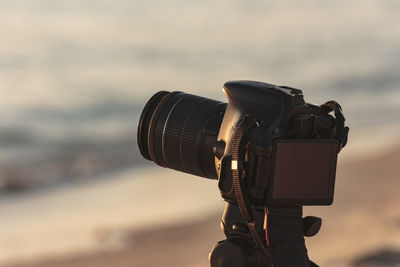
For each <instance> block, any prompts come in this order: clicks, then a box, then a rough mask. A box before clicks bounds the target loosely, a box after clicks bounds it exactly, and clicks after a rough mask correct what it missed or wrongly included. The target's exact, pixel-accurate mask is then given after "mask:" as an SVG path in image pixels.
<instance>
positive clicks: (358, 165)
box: [0, 145, 400, 267]
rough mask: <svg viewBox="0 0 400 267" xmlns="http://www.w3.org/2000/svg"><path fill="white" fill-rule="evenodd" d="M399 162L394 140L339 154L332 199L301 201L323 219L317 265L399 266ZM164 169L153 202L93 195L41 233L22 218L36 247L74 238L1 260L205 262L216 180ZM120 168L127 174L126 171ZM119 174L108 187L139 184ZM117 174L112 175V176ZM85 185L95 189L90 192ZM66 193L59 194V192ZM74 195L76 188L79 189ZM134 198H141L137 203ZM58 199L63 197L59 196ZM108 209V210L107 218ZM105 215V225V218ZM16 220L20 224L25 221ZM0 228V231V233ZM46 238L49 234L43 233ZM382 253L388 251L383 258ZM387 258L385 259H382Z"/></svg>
mask: <svg viewBox="0 0 400 267" xmlns="http://www.w3.org/2000/svg"><path fill="white" fill-rule="evenodd" d="M399 162H400V146H398V145H397V146H393V147H392V149H390V150H388V151H386V152H385V153H382V154H378V155H373V154H370V155H368V156H367V157H365V158H359V159H356V160H353V159H352V160H349V161H348V162H342V161H340V162H339V166H338V171H337V178H336V189H335V191H336V192H335V200H334V204H333V205H332V206H329V207H322V206H317V207H305V208H304V215H313V216H318V217H321V218H322V219H323V226H322V229H321V231H320V233H319V234H318V235H317V236H315V237H311V238H306V240H307V241H306V244H307V248H308V250H309V256H310V258H311V259H312V260H314V261H315V262H317V263H318V264H319V265H320V266H330V267H334V266H398V264H400V259H399V258H400V209H399V207H400V195H399V188H400V179H399V166H398V163H399ZM163 173H164V176H165V177H163V178H165V179H163V180H161V179H159V178H155V179H154V180H153V181H154V182H155V181H157V183H161V184H158V185H155V184H153V185H154V188H153V193H154V198H157V193H159V191H158V190H162V188H163V184H162V183H173V184H174V185H176V187H175V188H173V189H170V192H169V193H168V196H169V197H168V198H163V197H162V194H161V195H159V196H158V197H160V198H159V199H160V202H157V201H155V200H154V198H153V202H152V203H157V204H156V205H155V206H153V207H151V206H149V205H146V202H147V201H148V199H146V198H144V199H142V200H139V199H136V198H133V199H129V200H128V199H126V203H125V204H126V205H128V206H125V207H120V208H121V211H118V210H115V207H114V208H113V205H111V204H110V203H109V205H105V204H104V202H102V201H104V200H99V199H97V200H96V201H99V202H98V203H97V204H96V206H92V207H90V205H94V203H92V202H91V201H87V202H89V204H86V205H87V206H89V207H87V208H86V209H85V208H84V207H82V206H81V207H75V208H74V210H73V212H72V211H68V210H66V211H65V212H66V213H62V214H61V213H60V214H58V216H61V217H59V218H58V219H59V220H65V224H64V225H62V224H61V225H59V226H58V228H57V227H56V228H55V229H53V230H52V231H53V233H50V234H49V233H46V231H43V232H42V233H43V234H44V236H43V238H44V239H43V240H40V233H39V232H38V231H37V229H36V230H35V229H32V225H31V222H30V221H26V222H25V226H28V224H29V225H30V226H31V232H30V233H25V234H27V235H29V234H31V235H32V234H33V232H35V234H36V235H37V236H36V238H37V240H36V245H35V247H36V248H39V247H40V246H44V247H45V246H50V247H52V246H54V245H55V244H57V243H68V240H71V242H72V243H75V244H74V246H71V248H70V249H68V248H67V247H64V250H62V249H61V250H60V251H58V252H56V251H55V249H56V248H53V251H52V250H51V249H48V251H51V252H52V255H51V256H50V257H46V256H45V255H43V254H41V253H39V254H38V255H40V257H38V255H36V257H34V254H32V255H31V256H32V257H31V259H30V260H28V262H26V263H24V262H23V261H22V262H21V261H18V260H16V259H13V261H12V262H8V263H4V264H2V265H1V266H4V267H17V266H18V267H28V266H29V267H69V266H71V267H72V266H74V267H94V266H96V267H100V266H138V267H139V266H164V267H168V266H171V267H172V266H175V267H176V266H187V267H192V266H193V267H194V266H208V259H207V257H208V253H209V252H210V251H211V249H212V247H213V246H214V244H215V243H216V242H217V241H219V240H222V239H224V236H223V233H222V231H221V229H220V227H219V221H220V216H221V214H222V210H223V203H222V202H223V201H222V200H221V199H219V195H218V191H217V188H216V184H215V182H214V181H206V180H203V179H198V178H195V177H190V176H189V177H181V176H180V175H176V173H172V172H170V171H163ZM125 175H127V176H129V174H128V173H125ZM183 176H187V175H183ZM119 179H120V182H121V184H120V185H119V186H115V188H113V187H110V186H109V185H110V184H108V185H107V187H108V188H109V190H110V193H115V190H121V189H122V188H125V190H131V193H132V194H134V193H135V192H134V191H135V190H142V189H143V188H142V187H140V186H139V185H138V183H137V184H136V187H135V188H129V186H132V184H129V182H130V183H132V180H129V179H126V180H124V177H122V178H119ZM167 179H170V180H167ZM171 179H172V180H171ZM116 181H117V183H118V179H117V180H116ZM135 182H136V181H135ZM147 182H149V181H147ZM103 183H104V182H103ZM106 183H109V182H108V181H107V182H106ZM149 184H150V185H146V186H151V184H152V183H151V182H150V183H149ZM102 186H104V184H101V183H100V184H98V185H97V188H96V185H95V186H93V185H92V187H91V188H87V189H86V190H87V192H86V191H85V190H83V191H85V192H84V193H82V194H83V195H86V196H87V200H90V198H91V197H93V196H94V195H96V194H97V197H98V198H100V199H102V196H103V195H102V193H101V192H102V190H100V189H99V188H101V187H102ZM104 188H105V187H104ZM90 190H93V191H92V192H90ZM120 192H123V191H120ZM149 192H151V190H149ZM103 194H104V192H103ZM164 194H166V193H164ZM67 195H68V194H65V195H64V193H61V194H58V196H59V197H60V198H62V197H67ZM77 195H78V196H79V193H77ZM77 195H75V198H76V196H77ZM128 195H129V194H128ZM140 196H143V194H140ZM78 199H79V197H78ZM139 201H140V203H141V204H140V205H138V204H137V203H138V202H139ZM107 202H109V201H107ZM199 202H201V204H199ZM90 203H91V204H90ZM135 203H136V204H135ZM182 203H183V205H182ZM70 204H71V205H73V204H72V203H70ZM114 204H115V205H117V204H118V203H114ZM54 205H59V206H58V207H57V208H62V207H63V206H62V205H63V204H62V203H61V204H60V203H58V204H57V203H55V204H54ZM60 205H61V206H60ZM64 205H66V203H65V202H64ZM174 205H175V206H174ZM83 206H85V205H83ZM99 207H100V209H99ZM191 207H192V208H191ZM64 208H65V207H64ZM80 209H81V210H80ZM96 209H97V211H96ZM101 209H103V212H104V216H105V217H104V218H101V214H97V213H98V212H99V211H100V210H101ZM113 209H114V211H113ZM146 209H148V210H147V211H146ZM89 210H91V211H92V212H91V213H90V214H86V215H87V216H88V217H86V220H87V221H91V226H90V223H89V224H86V223H85V222H84V221H80V222H78V221H74V220H73V219H71V218H68V217H69V216H72V217H75V218H81V219H85V216H84V215H82V212H88V211H89ZM47 213H49V212H47ZM106 214H108V215H106ZM108 216H111V217H114V218H113V219H110V218H107V217H108ZM124 216H128V217H130V218H131V219H130V220H131V221H130V222H129V219H127V218H126V217H125V218H124ZM136 216H137V217H136ZM55 217H57V216H55ZM118 217H119V218H118ZM88 218H90V219H88ZM158 218H163V222H162V223H161V224H159V223H158V222H157V221H154V220H155V219H158ZM43 219H46V217H43ZM118 220H122V221H125V224H121V221H120V223H119V224H118ZM160 221H161V220H160ZM54 222H55V221H54ZM100 222H101V223H102V224H103V229H100V228H101V227H99V225H97V226H96V227H97V229H96V230H94V229H93V228H92V227H94V226H95V225H96V223H100ZM107 222H108V227H106V226H105V225H107ZM46 225H47V226H46V227H50V228H52V227H53V228H54V226H52V222H51V221H47V222H46ZM18 227H21V228H24V224H21V225H19V226H18ZM63 227H65V229H63ZM96 227H94V228H96ZM33 228H34V227H33ZM57 229H58V231H60V232H59V233H57V234H56V233H54V231H57ZM79 229H80V230H79ZM46 235H47V236H46ZM49 235H50V238H49ZM52 235H54V236H56V235H59V238H60V239H61V238H64V240H63V242H61V240H55V239H54V238H53V239H52V238H51V237H52ZM0 236H2V237H3V238H4V236H3V235H0ZM54 236H53V237H54ZM85 237H86V238H87V239H88V240H86V241H87V244H86V245H87V246H86V247H85V242H82V243H81V244H80V245H82V246H81V248H80V249H77V248H78V247H79V246H77V244H76V240H75V239H76V238H81V239H85ZM31 238H32V236H31ZM46 238H48V240H47V241H46ZM65 239H66V240H65ZM66 241H67V242H66ZM89 241H90V242H89ZM25 242H28V243H25V245H27V244H29V242H34V240H29V238H28V237H26V240H25ZM89 243H90V245H88V244H89ZM0 244H4V243H0ZM72 248H73V249H72ZM42 252H43V251H42ZM379 253H381V254H382V253H383V256H382V255H381V256H379V255H380V254H379ZM385 253H386V254H385ZM54 255H57V256H54ZM385 255H389V256H386V258H385ZM368 257H369V258H368ZM28 259H29V257H28ZM385 260H386V261H389V263H387V262H386V263H385ZM25 261H26V260H25ZM390 261H391V262H392V263H391V262H390ZM393 262H394V263H393ZM385 264H386V265H385Z"/></svg>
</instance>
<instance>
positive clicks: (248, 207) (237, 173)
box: [231, 116, 272, 262]
mask: <svg viewBox="0 0 400 267" xmlns="http://www.w3.org/2000/svg"><path fill="white" fill-rule="evenodd" d="M255 125H256V120H255V119H254V118H252V117H250V116H244V117H243V118H242V119H241V120H240V122H239V123H238V125H237V126H236V129H235V132H234V136H233V138H232V143H231V153H232V163H231V169H232V178H233V179H232V180H233V190H234V193H235V197H236V201H237V204H238V206H239V210H240V213H241V214H242V216H243V219H244V220H245V221H246V223H247V227H248V228H249V230H250V232H251V234H252V236H253V239H254V241H255V243H256V245H257V246H258V247H259V248H260V249H261V250H262V251H263V253H264V255H265V257H266V258H267V260H268V258H270V255H269V253H268V251H267V247H266V244H265V242H264V241H263V239H261V237H260V235H259V234H258V232H257V227H256V226H257V224H256V219H255V216H254V214H255V206H254V205H253V204H251V202H250V201H249V199H248V196H247V194H246V192H245V190H246V189H245V185H244V184H245V181H244V176H243V168H244V159H243V158H240V155H243V154H244V153H240V152H241V151H240V149H241V146H242V145H243V144H242V143H243V136H244V135H245V134H246V133H248V131H249V130H251V129H252V128H253V127H254V126H255ZM269 261H270V262H272V261H271V260H270V259H269Z"/></svg>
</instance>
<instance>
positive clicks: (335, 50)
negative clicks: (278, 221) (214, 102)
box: [0, 0, 400, 267]
mask: <svg viewBox="0 0 400 267" xmlns="http://www.w3.org/2000/svg"><path fill="white" fill-rule="evenodd" d="M399 14H400V2H399V1H397V0H375V1H372V0H365V1H355V0H336V1H315V0H307V1H301V2H299V1H289V0H281V1H261V0H247V1H241V0H230V1H227V0H219V1H211V0H203V1H191V0H186V1H179V0H171V1H161V0H147V1H138V0H133V1H132V0H129V1H128V0H113V1H111V0H96V1H95V0H90V1H89V0H87V1H75V0H57V1H55V0H35V1H30V0H1V1H0V110H1V116H0V218H1V219H0V266H13V267H14V266H41V267H47V266H49V267H50V266H51V267H54V266H78V267H81V266H82V267H88V266H208V260H207V256H208V253H209V251H210V250H211V249H212V247H213V245H214V244H215V243H216V242H217V241H218V240H221V239H223V234H222V231H221V230H220V229H219V218H220V216H221V214H222V211H223V207H224V203H223V201H222V199H221V198H220V196H219V192H218V190H217V185H216V182H215V181H210V180H206V179H201V178H199V177H194V176H190V175H187V174H183V173H177V172H175V171H172V170H167V169H162V168H160V167H158V166H156V165H154V164H152V163H151V162H146V161H145V160H144V159H142V158H141V156H140V154H139V151H138V148H137V145H136V128H137V123H138V118H139V116H140V112H141V110H142V108H143V106H144V104H145V103H146V101H147V100H148V99H149V98H150V97H151V96H152V95H153V94H154V93H155V92H157V91H159V90H168V91H173V90H180V91H184V92H188V93H193V94H197V95H201V96H205V97H209V98H214V99H219V100H224V95H223V94H222V92H221V87H222V85H223V83H224V82H225V81H227V80H233V79H248V80H259V81H265V82H270V83H274V84H279V85H288V86H292V87H296V88H300V89H302V90H303V92H304V94H305V96H306V99H307V101H309V102H312V103H315V104H321V103H324V102H325V101H327V100H330V99H335V100H337V101H338V102H339V103H341V105H342V107H343V109H344V112H345V115H346V118H347V124H348V125H349V126H350V127H351V131H350V137H349V144H348V146H347V147H346V148H345V149H344V150H343V152H342V153H341V154H340V161H339V166H338V173H337V182H336V193H335V202H334V204H333V205H332V206H331V207H311V208H310V207H306V208H305V214H312V215H315V216H319V217H322V218H323V227H322V230H321V232H320V233H319V234H318V235H317V236H315V237H313V238H311V239H307V246H308V249H309V253H310V257H311V258H312V259H313V260H314V261H316V262H317V263H319V264H320V265H321V266H400V196H399V195H400V194H399V193H400V179H399V178H400V175H399V173H400V168H399V162H400V146H399V137H400V116H399V115H400V89H399V84H400V16H399Z"/></svg>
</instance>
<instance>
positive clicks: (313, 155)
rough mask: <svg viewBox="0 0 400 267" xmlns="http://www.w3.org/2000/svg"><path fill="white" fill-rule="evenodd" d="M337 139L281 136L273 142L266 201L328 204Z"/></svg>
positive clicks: (334, 170)
mask: <svg viewBox="0 0 400 267" xmlns="http://www.w3.org/2000/svg"><path fill="white" fill-rule="evenodd" d="M337 152H338V142H337V141H336V140H284V141H279V142H276V143H275V144H274V168H273V171H272V176H271V178H272V179H271V181H270V187H269V193H268V199H267V205H290V206H293V205H296V206H297V205H330V204H332V201H333V192H334V187H335V173H336V162H337Z"/></svg>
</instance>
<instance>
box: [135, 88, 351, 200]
mask: <svg viewBox="0 0 400 267" xmlns="http://www.w3.org/2000/svg"><path fill="white" fill-rule="evenodd" d="M223 91H224V93H225V95H226V97H227V99H228V104H226V103H222V102H219V101H215V100H211V99H207V98H204V97H199V96H195V95H190V94H185V93H183V92H166V91H161V92H158V93H156V94H155V95H154V96H153V97H152V98H151V99H150V100H149V101H148V102H147V104H146V106H145V108H144V109H143V112H142V114H141V117H140V121H139V127H138V134H137V137H138V144H139V149H140V152H141V153H142V155H143V157H145V158H146V159H149V160H152V161H154V162H155V163H156V164H158V165H160V166H163V167H167V168H171V169H175V170H178V171H182V172H185V173H190V174H194V175H197V176H202V177H206V178H210V179H217V178H218V179H219V181H218V186H219V189H220V191H221V194H222V196H223V198H224V199H226V200H229V201H234V202H235V196H234V193H233V191H234V190H233V177H232V171H231V170H232V168H233V167H240V168H241V172H242V173H243V176H245V177H246V179H245V184H243V187H244V188H246V189H247V195H248V197H249V200H250V201H251V202H253V203H255V204H256V205H265V206H268V205H274V206H276V205H285V206H287V205H291V206H293V205H294V206H302V205H329V204H331V203H332V201H333V192H334V184H335V171H336V160H337V153H338V152H339V151H340V149H341V148H342V147H343V146H344V145H345V144H346V140H347V132H348V128H347V127H344V117H343V115H342V113H341V108H340V106H339V105H338V104H337V103H336V102H333V101H330V102H328V103H326V104H324V105H322V106H316V105H312V104H309V103H305V101H304V99H303V94H302V91H301V90H299V89H294V88H290V87H287V86H275V85H272V84H268V83H262V82H254V81H230V82H227V83H226V84H225V85H224V88H223ZM331 111H333V112H335V115H336V118H335V117H333V116H332V115H330V114H329V113H330V112H331ZM241 122H243V125H239V124H240V123H241ZM239 128H242V129H241V130H242V131H243V132H244V133H243V134H242V136H241V138H240V139H241V140H238V141H239V143H238V144H237V146H238V147H237V149H238V151H237V154H238V155H233V149H234V147H233V146H234V142H235V140H233V139H234V136H235V134H236V132H237V131H238V130H239ZM235 156H236V158H237V159H236V160H232V157H235ZM232 162H233V164H235V166H232ZM244 172H245V174H244ZM242 180H243V179H242Z"/></svg>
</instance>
